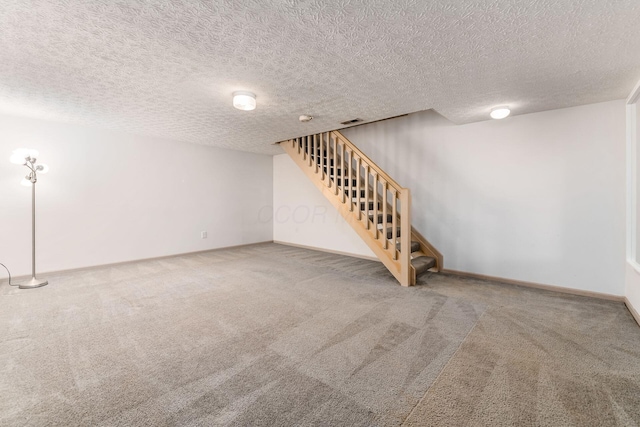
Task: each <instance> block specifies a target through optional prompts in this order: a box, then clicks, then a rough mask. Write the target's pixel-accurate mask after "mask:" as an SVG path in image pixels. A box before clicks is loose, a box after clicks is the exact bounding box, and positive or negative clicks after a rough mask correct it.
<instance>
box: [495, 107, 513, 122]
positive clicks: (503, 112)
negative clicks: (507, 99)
mask: <svg viewBox="0 0 640 427" xmlns="http://www.w3.org/2000/svg"><path fill="white" fill-rule="evenodd" d="M509 114H511V110H509V107H505V106H502V107H495V108H493V109H492V110H491V118H492V119H496V120H500V119H504V118H505V117H507V116H508V115H509Z"/></svg>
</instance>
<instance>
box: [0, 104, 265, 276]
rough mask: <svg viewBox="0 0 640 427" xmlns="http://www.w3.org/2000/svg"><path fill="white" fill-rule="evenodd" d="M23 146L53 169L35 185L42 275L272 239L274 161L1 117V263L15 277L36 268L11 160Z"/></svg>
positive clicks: (27, 194) (25, 195)
mask: <svg viewBox="0 0 640 427" xmlns="http://www.w3.org/2000/svg"><path fill="white" fill-rule="evenodd" d="M23 146H26V147H28V148H35V149H38V150H39V151H40V160H41V161H42V162H44V163H47V164H48V165H49V166H50V168H51V170H50V172H49V173H48V174H46V175H43V176H41V177H40V179H39V181H38V184H37V186H36V189H37V192H38V194H37V261H38V263H37V265H38V270H39V271H41V272H45V271H54V270H62V269H70V268H77V267H85V266H92V265H100V264H107V263H113V262H120V261H127V260H135V259H142V258H150V257H157V256H164V255H171V254H179V253H185V252H193V251H200V250H206V249H213V248H219V247H225V246H232V245H240V244H246V243H253V242H261V241H267V240H272V236H273V234H272V222H271V218H270V212H271V203H272V197H273V195H272V185H271V181H272V159H271V158H270V157H269V156H264V155H257V154H250V153H243V152H238V151H231V150H223V149H217V148H212V147H206V146H199V145H193V144H187V143H178V142H172V141H168V140H162V139H158V138H150V137H142V136H133V135H127V134H122V133H116V132H108V131H103V130H95V129H89V128H84V127H79V126H75V125H68V124H58V123H51V122H45V121H39V120H31V119H25V118H16V117H9V116H0V262H2V263H4V264H6V265H7V266H8V267H9V268H10V269H11V272H12V274H14V275H22V274H28V273H30V271H31V216H30V212H31V189H30V188H26V187H23V186H21V185H20V180H21V179H22V178H23V177H24V175H26V173H27V170H26V168H24V167H23V166H18V165H14V164H11V163H9V156H10V154H11V151H12V150H13V149H15V148H18V147H23ZM261 214H262V217H260V215H261ZM201 231H207V232H208V238H207V239H201V238H200V232H201ZM4 277H5V273H3V271H0V278H4Z"/></svg>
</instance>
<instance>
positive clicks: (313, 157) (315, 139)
mask: <svg viewBox="0 0 640 427" xmlns="http://www.w3.org/2000/svg"><path fill="white" fill-rule="evenodd" d="M317 144H318V135H316V134H314V135H313V154H312V155H311V161H312V162H313V170H314V171H315V172H316V173H318V151H317V150H316V148H317Z"/></svg>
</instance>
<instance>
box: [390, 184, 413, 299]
mask: <svg viewBox="0 0 640 427" xmlns="http://www.w3.org/2000/svg"><path fill="white" fill-rule="evenodd" d="M400 206H401V213H400V239H401V240H400V266H401V267H400V271H401V273H400V274H401V280H400V284H401V285H402V286H411V285H413V284H414V283H413V277H412V273H411V191H410V190H409V189H408V188H403V189H402V191H401V192H400ZM393 232H394V233H396V232H397V231H396V230H393Z"/></svg>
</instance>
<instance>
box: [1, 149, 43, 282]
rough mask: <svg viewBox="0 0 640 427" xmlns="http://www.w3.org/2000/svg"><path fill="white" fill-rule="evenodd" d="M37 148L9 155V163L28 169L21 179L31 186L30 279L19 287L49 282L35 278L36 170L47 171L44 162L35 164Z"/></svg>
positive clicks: (16, 151) (24, 183)
mask: <svg viewBox="0 0 640 427" xmlns="http://www.w3.org/2000/svg"><path fill="white" fill-rule="evenodd" d="M37 157H38V151H37V150H30V149H27V148H18V149H17V150H14V151H13V153H12V155H11V159H10V160H11V163H14V164H17V165H24V166H25V167H27V168H28V169H29V174H28V175H27V176H26V177H25V178H24V179H23V180H22V185H24V186H26V187H29V186H30V187H31V280H29V281H28V282H26V283H22V284H21V285H19V288H20V289H31V288H39V287H40V286H44V285H46V284H48V283H49V282H48V281H46V280H43V279H38V278H36V182H38V172H39V173H47V171H48V170H49V167H48V166H47V165H45V164H41V165H36V158H37Z"/></svg>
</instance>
